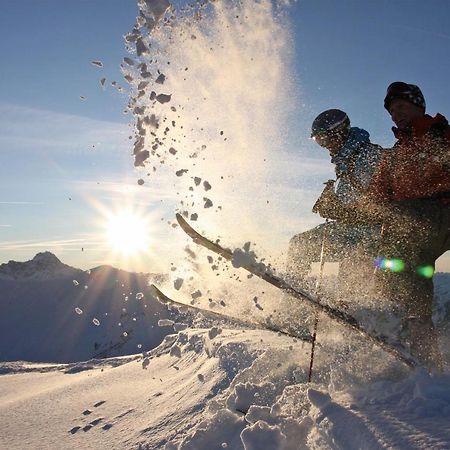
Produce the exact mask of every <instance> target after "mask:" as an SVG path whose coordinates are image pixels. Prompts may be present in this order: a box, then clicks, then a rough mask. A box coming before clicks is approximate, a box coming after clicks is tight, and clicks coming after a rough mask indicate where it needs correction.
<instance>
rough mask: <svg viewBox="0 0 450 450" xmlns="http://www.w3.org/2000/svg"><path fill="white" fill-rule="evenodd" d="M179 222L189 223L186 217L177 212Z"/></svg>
mask: <svg viewBox="0 0 450 450" xmlns="http://www.w3.org/2000/svg"><path fill="white" fill-rule="evenodd" d="M175 217H176V219H177V222H178V223H179V224H180V225H181V224H182V223H187V222H186V220H185V219H184V217H183V216H182V215H181V214H180V213H175Z"/></svg>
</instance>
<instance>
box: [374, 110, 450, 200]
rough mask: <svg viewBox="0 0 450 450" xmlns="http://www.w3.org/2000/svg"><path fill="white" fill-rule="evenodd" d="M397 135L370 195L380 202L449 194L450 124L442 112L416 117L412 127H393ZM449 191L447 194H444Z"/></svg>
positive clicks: (447, 196) (448, 195) (384, 157)
mask: <svg viewBox="0 0 450 450" xmlns="http://www.w3.org/2000/svg"><path fill="white" fill-rule="evenodd" d="M393 131H394V134H395V137H396V138H397V139H398V141H397V142H396V144H395V145H394V147H393V148H392V149H391V150H388V151H385V152H384V154H383V158H382V160H381V162H380V165H379V166H378V170H377V172H376V173H375V175H374V177H373V180H372V183H371V184H370V186H369V189H368V194H369V196H370V197H371V198H372V199H373V200H375V201H377V202H386V201H401V200H413V199H419V198H430V197H431V198H433V197H434V198H439V196H441V197H446V198H445V199H443V200H442V201H443V202H444V203H448V202H449V198H450V126H449V124H448V121H447V119H446V118H445V117H444V116H442V115H441V114H437V115H436V117H431V116H429V115H424V116H423V117H420V118H419V119H417V120H415V121H414V122H413V124H412V127H411V131H410V132H409V133H408V132H402V131H400V130H399V129H397V128H393ZM444 193H447V194H444Z"/></svg>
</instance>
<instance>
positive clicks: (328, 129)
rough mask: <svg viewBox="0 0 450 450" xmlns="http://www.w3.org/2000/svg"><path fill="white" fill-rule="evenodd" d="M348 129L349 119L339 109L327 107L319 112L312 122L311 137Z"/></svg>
mask: <svg viewBox="0 0 450 450" xmlns="http://www.w3.org/2000/svg"><path fill="white" fill-rule="evenodd" d="M349 129H350V119H349V118H348V116H347V114H346V113H345V112H344V111H341V110H340V109H328V110H326V111H324V112H323V113H320V114H319V115H318V116H317V117H316V118H315V119H314V122H313V123H312V126H311V137H312V138H314V137H316V136H318V135H327V134H334V133H342V132H346V131H348V130H349Z"/></svg>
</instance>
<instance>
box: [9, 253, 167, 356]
mask: <svg viewBox="0 0 450 450" xmlns="http://www.w3.org/2000/svg"><path fill="white" fill-rule="evenodd" d="M166 278H167V277H166V276H165V275H161V274H144V273H132V272H126V271H124V270H120V269H116V268H114V267H111V266H99V267H96V268H94V269H91V270H89V271H83V270H80V269H76V268H73V267H70V266H68V265H66V264H63V263H62V262H61V261H60V260H59V259H58V258H57V257H56V256H55V255H53V254H52V253H50V252H43V253H39V254H37V255H36V256H35V257H34V258H33V259H32V260H30V261H27V262H24V263H20V262H15V261H10V262H9V263H7V264H2V265H1V266H0V308H1V311H2V314H0V361H17V360H26V361H35V362H74V361H80V360H86V359H90V358H93V357H107V356H119V355H125V354H130V353H135V352H136V351H139V349H141V348H142V349H145V350H148V349H151V348H154V347H155V346H157V345H158V344H159V343H160V342H161V340H162V339H163V338H164V336H165V335H166V334H168V333H169V332H170V331H171V329H170V328H169V327H159V326H158V322H159V320H163V319H168V318H170V317H171V313H170V311H169V310H168V308H167V307H166V306H165V305H162V304H160V303H159V302H158V301H157V300H156V299H155V298H154V297H153V295H152V291H151V289H150V287H149V282H150V281H152V282H157V283H162V282H163V281H164V280H166Z"/></svg>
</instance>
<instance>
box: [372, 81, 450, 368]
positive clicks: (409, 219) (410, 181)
mask: <svg viewBox="0 0 450 450" xmlns="http://www.w3.org/2000/svg"><path fill="white" fill-rule="evenodd" d="M384 107H385V108H386V110H387V111H388V112H389V114H390V116H391V118H392V121H393V122H394V124H395V125H396V126H395V127H393V128H392V130H393V132H394V135H395V137H396V138H397V142H396V143H395V145H394V147H393V149H392V150H391V151H388V152H385V153H384V155H383V158H382V160H381V162H380V165H379V168H378V170H377V172H376V174H375V175H374V178H373V181H372V183H371V185H370V186H369V189H368V196H367V202H366V205H365V208H366V209H367V210H369V211H370V210H373V212H374V214H375V216H376V217H377V218H378V219H381V221H382V222H383V229H384V232H383V239H382V241H381V246H380V249H379V254H378V256H379V265H380V266H381V268H382V269H385V270H386V269H387V270H386V271H385V272H380V273H379V285H380V288H381V289H382V290H383V291H384V292H385V293H386V295H388V296H389V297H390V298H391V299H393V300H394V301H395V302H396V303H397V304H399V305H400V306H401V307H402V308H403V310H404V314H405V317H406V320H405V340H407V341H409V342H410V348H411V352H412V353H413V354H414V355H415V356H417V357H418V358H419V359H420V360H421V361H422V362H423V363H424V364H425V365H427V366H428V367H429V368H432V367H433V365H437V366H438V367H439V366H440V364H441V362H440V353H439V351H438V348H437V340H436V333H435V330H434V327H433V322H432V319H431V316H432V303H433V281H432V275H433V273H434V268H435V262H436V260H437V258H439V257H440V256H441V255H442V254H443V253H444V252H446V251H447V250H450V126H449V124H448V121H447V119H446V118H445V117H444V116H442V115H441V114H437V115H436V116H435V117H431V116H429V115H428V114H426V113H425V99H424V96H423V94H422V92H421V90H420V89H419V87H418V86H416V85H413V84H407V83H403V82H395V83H392V84H391V85H390V86H389V87H388V89H387V93H386V97H385V99H384Z"/></svg>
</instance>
